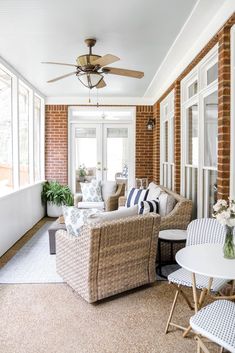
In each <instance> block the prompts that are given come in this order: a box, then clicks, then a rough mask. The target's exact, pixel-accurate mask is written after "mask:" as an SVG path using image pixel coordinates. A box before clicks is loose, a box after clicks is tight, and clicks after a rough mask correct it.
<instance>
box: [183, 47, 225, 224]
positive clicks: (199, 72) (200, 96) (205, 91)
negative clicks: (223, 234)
mask: <svg viewBox="0 0 235 353" xmlns="http://www.w3.org/2000/svg"><path fill="white" fill-rule="evenodd" d="M216 62H218V45H215V46H214V47H213V48H212V49H211V50H210V52H209V53H208V54H207V55H206V56H205V57H204V58H203V59H202V60H201V61H200V63H199V64H198V65H197V66H196V67H195V68H194V69H193V70H192V71H191V72H190V73H189V74H188V75H187V76H186V77H185V78H184V79H183V80H182V81H181V92H182V95H181V194H182V195H184V196H185V197H189V190H186V189H188V188H186V171H185V169H186V168H188V170H189V168H194V169H195V168H196V169H197V173H198V174H197V181H198V182H197V215H195V216H197V217H199V218H200V217H208V216H209V215H208V214H207V211H205V212H204V214H203V207H204V205H205V203H206V201H207V200H206V199H204V197H203V173H204V171H209V170H214V171H217V167H208V166H205V164H204V99H205V98H206V97H207V96H209V95H210V94H212V93H214V92H216V91H218V79H217V80H215V81H213V82H212V83H210V84H209V85H208V86H206V81H205V74H206V72H207V70H208V69H209V68H210V67H212V66H213V65H214V64H215V63H216ZM195 78H197V80H198V92H197V94H195V95H194V96H192V97H191V98H189V99H188V95H187V90H188V87H189V86H190V84H191V83H192V82H194V81H195ZM193 104H197V105H198V137H199V143H198V165H197V166H195V165H189V164H187V153H188V150H189V146H188V141H187V121H186V120H187V109H188V108H189V107H190V106H192V105H193ZM187 172H188V171H187ZM193 197H194V191H193V190H192V199H193Z"/></svg>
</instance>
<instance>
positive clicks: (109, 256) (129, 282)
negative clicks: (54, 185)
mask: <svg viewBox="0 0 235 353" xmlns="http://www.w3.org/2000/svg"><path fill="white" fill-rule="evenodd" d="M159 227H160V216H159V215H156V214H152V213H151V214H148V215H144V216H143V215H138V216H133V217H127V218H125V219H121V220H115V221H109V222H105V223H103V224H93V225H87V226H86V227H83V228H82V230H81V234H80V236H78V237H75V236H71V235H69V234H68V233H67V232H66V231H65V230H59V231H57V233H56V246H57V255H56V269H57V272H58V274H59V275H61V277H62V278H63V279H64V280H65V282H67V283H68V284H69V285H70V286H71V287H72V288H73V289H74V290H75V291H76V292H77V293H78V294H79V295H80V296H81V297H83V298H84V299H85V300H86V301H87V302H89V303H93V302H96V301H98V300H100V299H103V298H106V297H109V296H111V295H114V294H117V293H121V292H124V291H126V290H129V289H132V288H135V287H138V286H141V285H144V284H147V283H152V282H154V281H155V280H156V273H155V261H156V252H157V238H158V233H159Z"/></svg>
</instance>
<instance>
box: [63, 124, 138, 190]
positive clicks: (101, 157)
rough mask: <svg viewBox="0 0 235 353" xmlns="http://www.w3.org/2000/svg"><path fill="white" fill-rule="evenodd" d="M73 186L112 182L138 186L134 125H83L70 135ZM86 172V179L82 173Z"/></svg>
mask: <svg viewBox="0 0 235 353" xmlns="http://www.w3.org/2000/svg"><path fill="white" fill-rule="evenodd" d="M69 144H70V148H69V151H70V186H71V188H72V190H73V192H79V191H80V182H83V181H88V182H89V181H91V180H92V179H97V180H103V181H105V180H111V181H115V180H116V181H117V182H123V183H125V184H126V187H128V185H133V184H134V177H135V176H134V173H135V171H134V135H133V124H132V123H125V122H119V123H114V122H107V123H106V122H105V121H102V122H97V123H95V122H87V123H84V122H79V123H72V124H71V131H70V142H69ZM84 169H85V174H86V175H85V176H84V175H83V173H81V171H83V170H84Z"/></svg>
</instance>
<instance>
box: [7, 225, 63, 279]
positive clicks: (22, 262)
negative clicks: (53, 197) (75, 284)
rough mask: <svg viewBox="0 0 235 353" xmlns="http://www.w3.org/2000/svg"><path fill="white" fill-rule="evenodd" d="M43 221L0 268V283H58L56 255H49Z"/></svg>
mask: <svg viewBox="0 0 235 353" xmlns="http://www.w3.org/2000/svg"><path fill="white" fill-rule="evenodd" d="M51 223H52V222H47V223H45V224H44V225H43V226H42V228H40V229H39V230H38V231H37V233H36V234H35V235H34V236H33V237H32V238H31V239H30V240H29V241H28V242H27V243H26V244H25V245H24V246H23V247H22V248H21V249H20V250H19V251H18V252H17V253H16V255H15V256H14V257H13V258H12V259H11V260H10V261H9V262H8V263H7V264H6V265H5V266H3V267H2V269H1V270H0V283H56V282H58V283H60V282H63V280H62V278H61V277H60V276H59V275H58V274H57V273H56V262H55V261H56V255H50V252H49V239H48V228H49V227H50V225H51Z"/></svg>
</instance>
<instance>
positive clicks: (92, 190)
mask: <svg viewBox="0 0 235 353" xmlns="http://www.w3.org/2000/svg"><path fill="white" fill-rule="evenodd" d="M80 185H81V189H82V201H84V202H102V201H103V200H102V194H101V182H100V181H97V180H96V179H93V180H92V181H91V182H90V183H80Z"/></svg>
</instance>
